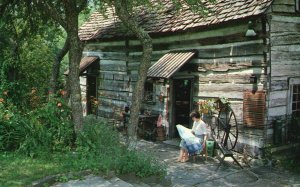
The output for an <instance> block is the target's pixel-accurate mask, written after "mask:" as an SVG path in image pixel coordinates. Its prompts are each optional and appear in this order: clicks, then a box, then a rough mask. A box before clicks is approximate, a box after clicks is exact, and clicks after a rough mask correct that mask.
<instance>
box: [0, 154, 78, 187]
mask: <svg viewBox="0 0 300 187" xmlns="http://www.w3.org/2000/svg"><path fill="white" fill-rule="evenodd" d="M78 166H79V165H77V167H76V164H74V160H73V161H72V160H70V157H69V156H68V155H64V154H62V155H60V156H58V155H52V156H50V157H48V158H30V157H26V156H23V155H17V154H15V153H0V186H3V187H6V186H9V187H14V186H27V185H31V184H32V182H33V181H36V180H38V179H41V178H43V177H45V176H49V175H55V174H59V173H67V172H71V171H79V170H80V169H81V168H80V167H78Z"/></svg>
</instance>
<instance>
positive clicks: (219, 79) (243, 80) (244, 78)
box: [199, 74, 251, 84]
mask: <svg viewBox="0 0 300 187" xmlns="http://www.w3.org/2000/svg"><path fill="white" fill-rule="evenodd" d="M250 76H251V74H242V75H240V74H211V75H208V76H201V75H200V76H199V82H200V83H208V82H211V83H236V84H249V83H250Z"/></svg>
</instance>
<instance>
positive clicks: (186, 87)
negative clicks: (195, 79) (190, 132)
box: [173, 79, 192, 137]
mask: <svg viewBox="0 0 300 187" xmlns="http://www.w3.org/2000/svg"><path fill="white" fill-rule="evenodd" d="M173 88H174V92H173V93H174V124H175V125H174V128H175V130H174V132H175V137H178V136H179V135H178V132H177V129H176V125H178V124H181V125H183V126H185V127H188V128H190V117H189V114H190V110H191V91H192V89H191V88H192V79H174V82H173Z"/></svg>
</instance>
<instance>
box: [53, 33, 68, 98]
mask: <svg viewBox="0 0 300 187" xmlns="http://www.w3.org/2000/svg"><path fill="white" fill-rule="evenodd" d="M69 49H70V43H69V40H68V38H66V41H65V44H64V46H63V48H62V49H60V50H59V52H58V53H57V54H56V56H55V60H54V63H53V65H52V72H51V79H50V88H49V93H56V91H57V88H58V77H59V71H60V65H61V61H62V59H63V58H64V56H65V55H66V54H67V52H68V51H69Z"/></svg>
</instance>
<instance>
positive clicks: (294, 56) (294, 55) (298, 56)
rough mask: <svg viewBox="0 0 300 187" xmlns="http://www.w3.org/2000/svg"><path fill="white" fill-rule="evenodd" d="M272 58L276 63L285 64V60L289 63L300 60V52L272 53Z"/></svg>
mask: <svg viewBox="0 0 300 187" xmlns="http://www.w3.org/2000/svg"><path fill="white" fill-rule="evenodd" d="M271 58H272V60H273V61H275V62H284V61H285V60H288V61H293V60H300V53H299V51H290V52H281V51H273V52H272V53H271ZM272 63H274V62H272Z"/></svg>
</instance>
